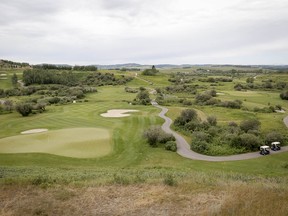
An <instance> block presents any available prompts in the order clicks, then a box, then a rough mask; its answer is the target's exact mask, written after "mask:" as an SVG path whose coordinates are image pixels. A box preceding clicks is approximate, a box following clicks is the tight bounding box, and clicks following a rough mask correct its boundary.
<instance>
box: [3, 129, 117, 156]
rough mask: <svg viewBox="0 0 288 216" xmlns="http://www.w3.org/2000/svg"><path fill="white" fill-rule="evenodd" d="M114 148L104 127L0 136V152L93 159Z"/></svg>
mask: <svg viewBox="0 0 288 216" xmlns="http://www.w3.org/2000/svg"><path fill="white" fill-rule="evenodd" d="M111 151H112V145H111V136H110V133H109V131H108V130H106V129H103V128H70V129H61V130H55V131H47V132H42V133H36V134H27V135H18V136H12V137H6V138H3V139H0V153H31V152H37V153H49V154H55V155H60V156H67V157H76V158H93V157H99V156H104V155H107V154H109V153H110V152H111Z"/></svg>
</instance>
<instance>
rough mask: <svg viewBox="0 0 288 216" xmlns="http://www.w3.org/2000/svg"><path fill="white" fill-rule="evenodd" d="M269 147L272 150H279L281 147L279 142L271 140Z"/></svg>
mask: <svg viewBox="0 0 288 216" xmlns="http://www.w3.org/2000/svg"><path fill="white" fill-rule="evenodd" d="M271 149H272V150H273V151H279V150H280V149H281V147H280V142H272V143H271Z"/></svg>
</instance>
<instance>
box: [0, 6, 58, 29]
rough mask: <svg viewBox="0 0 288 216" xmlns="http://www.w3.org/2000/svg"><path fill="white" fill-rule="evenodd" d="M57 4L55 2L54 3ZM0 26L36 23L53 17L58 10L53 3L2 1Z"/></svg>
mask: <svg viewBox="0 0 288 216" xmlns="http://www.w3.org/2000/svg"><path fill="white" fill-rule="evenodd" d="M56 2H57V1H56ZM0 8H1V16H0V25H2V26H3V25H9V24H13V23H15V22H36V21H41V20H43V19H48V18H49V17H53V15H55V13H57V12H58V11H59V10H60V8H59V7H58V4H55V2H54V1H53V2H51V1H48V0H44V1H40V2H39V1H33V0H32V1H21V0H2V1H1V2H0Z"/></svg>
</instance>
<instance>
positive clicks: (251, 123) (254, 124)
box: [240, 119, 261, 133]
mask: <svg viewBox="0 0 288 216" xmlns="http://www.w3.org/2000/svg"><path fill="white" fill-rule="evenodd" d="M260 125H261V123H260V122H259V121H258V120H256V119H249V120H244V121H242V122H241V123H240V128H241V130H243V131H244V132H246V133H247V132H248V131H249V130H259V129H260Z"/></svg>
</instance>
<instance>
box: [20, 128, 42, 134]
mask: <svg viewBox="0 0 288 216" xmlns="http://www.w3.org/2000/svg"><path fill="white" fill-rule="evenodd" d="M46 131H48V129H44V128H41V129H32V130H27V131H23V132H21V134H33V133H42V132H46Z"/></svg>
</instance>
